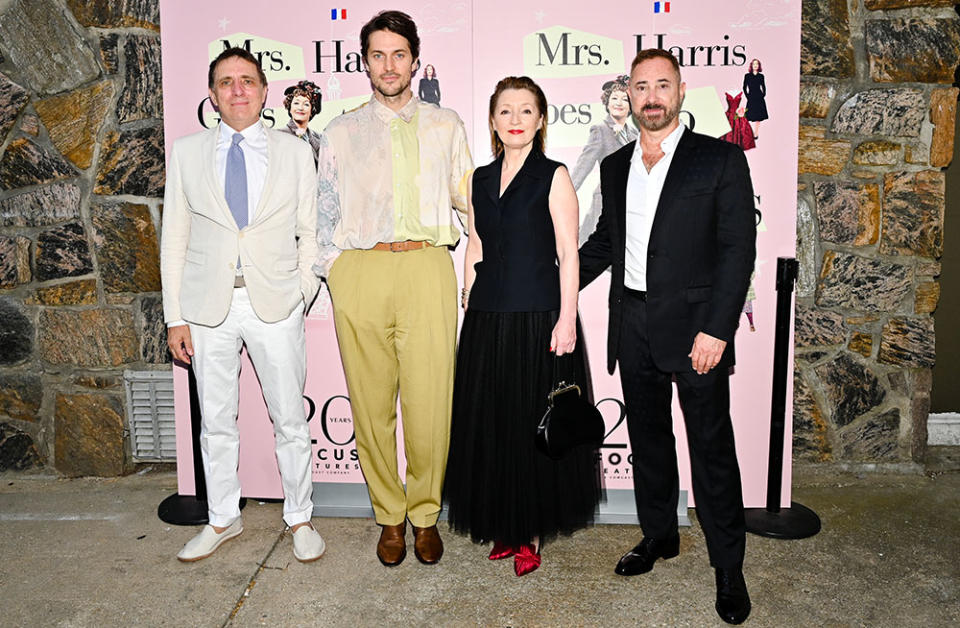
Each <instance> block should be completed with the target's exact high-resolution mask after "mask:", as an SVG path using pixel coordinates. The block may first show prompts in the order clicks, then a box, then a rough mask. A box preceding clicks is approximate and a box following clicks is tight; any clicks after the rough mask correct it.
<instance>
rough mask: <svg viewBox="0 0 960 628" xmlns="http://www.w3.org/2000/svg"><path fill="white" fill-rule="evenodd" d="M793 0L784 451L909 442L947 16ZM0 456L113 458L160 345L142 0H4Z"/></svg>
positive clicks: (940, 141) (932, 260) (928, 331)
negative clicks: (788, 446)
mask: <svg viewBox="0 0 960 628" xmlns="http://www.w3.org/2000/svg"><path fill="white" fill-rule="evenodd" d="M953 4H954V3H953V2H952V1H947V0H804V3H803V16H804V26H803V36H802V59H801V72H802V75H803V77H802V80H801V97H800V114H801V127H800V129H801V130H800V166H799V175H800V177H799V178H800V184H799V197H798V208H797V211H798V258H799V260H800V267H801V273H800V278H799V282H798V295H797V322H796V373H795V374H796V379H795V404H794V429H795V436H794V454H795V458H796V459H798V460H800V461H810V462H828V461H841V462H870V463H873V462H905V461H910V460H917V459H919V458H920V457H921V456H922V455H923V448H924V443H925V442H926V416H927V411H928V408H929V393H930V381H931V377H930V367H931V366H932V364H933V361H934V330H933V319H932V317H931V316H930V313H931V312H932V311H933V310H934V308H935V307H936V304H937V299H938V297H939V284H938V283H937V282H936V277H937V275H938V274H939V272H940V271H939V264H938V263H937V259H938V258H939V257H940V255H941V253H942V250H943V211H944V209H943V208H944V182H943V173H942V171H941V169H942V168H944V167H945V166H947V165H948V162H949V160H950V156H951V154H952V146H953V136H954V113H955V107H956V101H957V91H956V90H955V89H954V88H952V87H951V86H950V85H951V83H952V82H953V76H954V69H955V68H956V66H957V63H958V60H960V23H958V19H957V15H956V13H955V11H954V10H953V8H952V7H953ZM0 56H2V58H0V469H6V468H16V469H23V468H28V467H30V466H33V465H47V466H48V467H52V468H55V469H56V470H57V471H59V472H60V473H63V474H65V475H114V474H119V473H123V472H124V471H127V470H129V469H130V458H129V437H128V434H127V428H128V418H127V417H126V415H125V409H124V403H123V388H122V383H123V382H122V373H123V370H124V369H127V368H136V369H141V368H149V367H151V366H152V365H162V364H164V363H165V362H166V361H167V360H168V359H169V358H168V355H167V352H166V347H165V343H164V329H163V323H162V312H161V305H160V296H159V292H158V291H159V287H160V286H159V271H158V259H157V249H158V246H157V233H158V225H159V219H160V213H161V211H162V207H161V205H160V197H161V196H162V194H163V168H164V156H163V132H162V124H161V118H162V115H163V113H162V109H161V94H160V40H159V17H158V10H157V0H113V1H108V0H85V1H84V0H11V1H9V2H4V3H0Z"/></svg>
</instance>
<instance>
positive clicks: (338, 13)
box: [330, 2, 670, 20]
mask: <svg viewBox="0 0 960 628" xmlns="http://www.w3.org/2000/svg"><path fill="white" fill-rule="evenodd" d="M657 4H660V3H659V2H657ZM667 4H670V3H669V2H668V3H667ZM330 19H331V20H345V19H347V10H346V9H330Z"/></svg>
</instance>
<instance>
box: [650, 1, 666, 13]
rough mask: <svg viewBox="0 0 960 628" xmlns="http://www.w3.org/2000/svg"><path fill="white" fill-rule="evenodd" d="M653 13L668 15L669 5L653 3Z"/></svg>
mask: <svg viewBox="0 0 960 628" xmlns="http://www.w3.org/2000/svg"><path fill="white" fill-rule="evenodd" d="M653 12H654V13H669V12H670V3H669V2H654V3H653Z"/></svg>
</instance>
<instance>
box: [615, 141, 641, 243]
mask: <svg viewBox="0 0 960 628" xmlns="http://www.w3.org/2000/svg"><path fill="white" fill-rule="evenodd" d="M636 144H637V142H636V140H634V141H632V142H628V143H627V144H625V145H624V146H623V147H622V148H620V149H619V151H618V152H617V153H615V159H614V162H613V163H614V166H615V167H614V170H613V177H614V182H613V189H614V190H615V191H616V194H617V195H616V198H615V199H614V203H615V204H614V206H613V207H614V209H615V210H616V211H615V212H614V216H615V217H616V228H617V232H616V233H617V239H618V243H617V244H618V246H619V249H618V250H626V247H627V178H628V177H629V176H630V159H631V157H633V151H634V148H635V147H636Z"/></svg>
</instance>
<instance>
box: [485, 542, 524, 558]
mask: <svg viewBox="0 0 960 628" xmlns="http://www.w3.org/2000/svg"><path fill="white" fill-rule="evenodd" d="M516 553H517V550H515V549H513V548H512V547H510V546H509V545H506V544H504V543H502V542H500V541H494V542H493V549H492V550H490V556H489V557H488V558H489V559H490V560H500V559H501V558H510V557H511V556H513V555H514V554H516Z"/></svg>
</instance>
